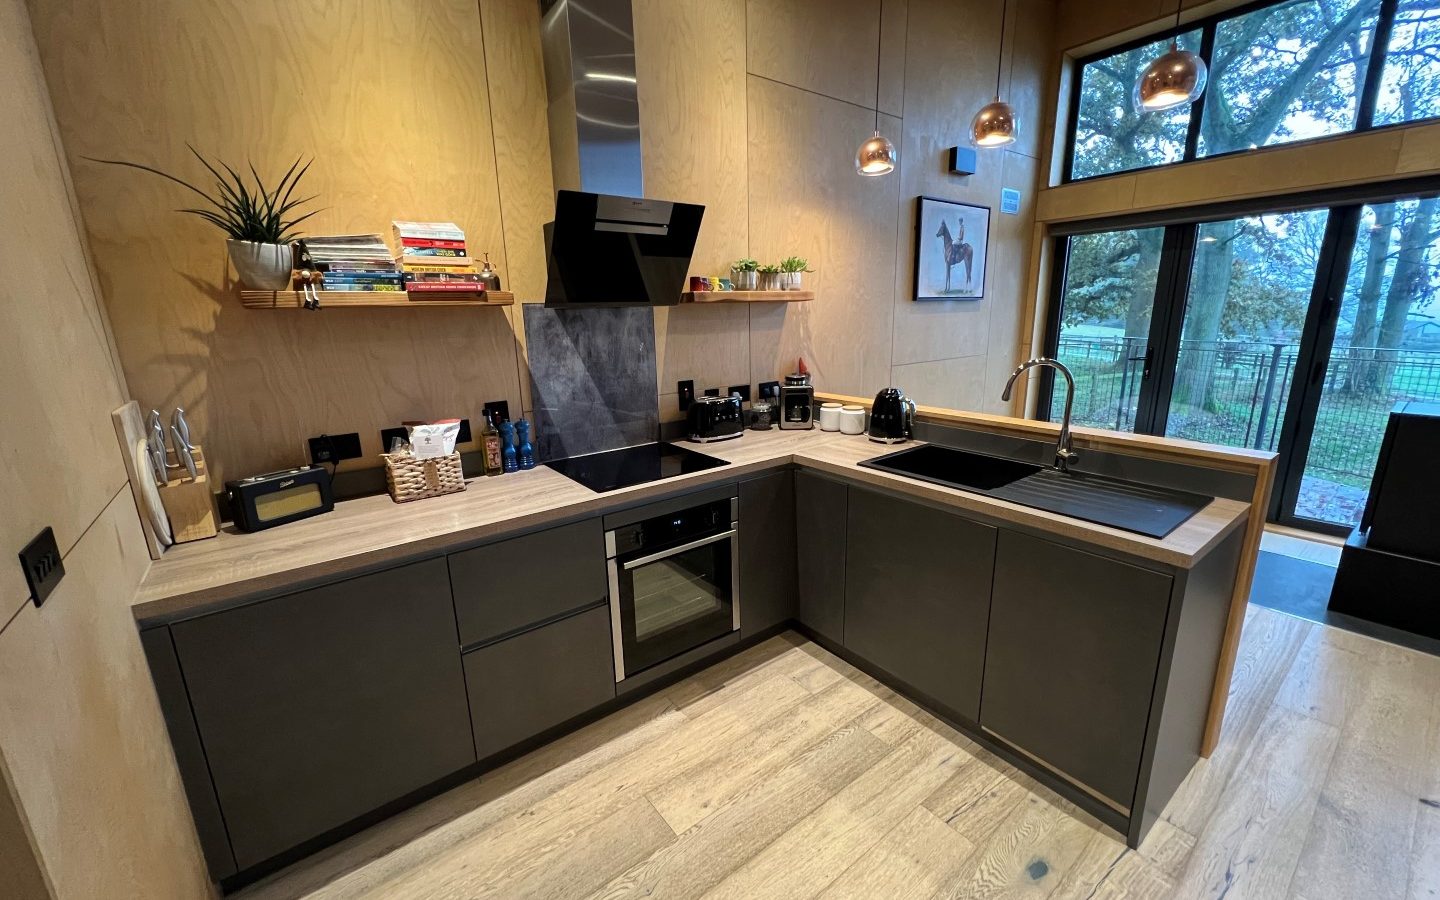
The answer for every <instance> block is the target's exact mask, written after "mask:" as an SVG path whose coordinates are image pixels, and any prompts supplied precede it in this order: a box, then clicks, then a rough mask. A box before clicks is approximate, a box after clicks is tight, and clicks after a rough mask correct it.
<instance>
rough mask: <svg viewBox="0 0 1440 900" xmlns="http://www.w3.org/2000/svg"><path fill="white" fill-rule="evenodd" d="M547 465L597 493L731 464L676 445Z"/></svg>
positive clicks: (589, 455) (604, 453)
mask: <svg viewBox="0 0 1440 900" xmlns="http://www.w3.org/2000/svg"><path fill="white" fill-rule="evenodd" d="M545 465H547V466H549V467H550V468H552V469H554V470H555V471H557V472H559V473H560V474H561V475H565V476H567V477H569V478H571V479H572V480H574V481H578V482H580V483H581V484H583V485H584V486H585V487H587V488H589V489H590V490H592V491H595V492H596V493H600V494H603V493H605V492H606V491H615V490H619V489H620V488H625V487H632V486H634V485H637V484H645V483H646V482H649V481H659V480H660V479H662V478H673V477H675V476H676V475H688V474H690V473H691V472H703V471H705V470H706V469H714V468H718V467H720V466H728V465H730V463H728V462H726V461H725V460H723V459H716V458H715V457H713V456H706V455H705V454H704V453H696V452H695V451H694V450H687V449H685V448H684V447H677V446H675V445H674V444H641V445H640V446H638V447H624V448H622V449H620V450H605V451H602V452H600V453H587V454H586V455H584V456H572V457H570V458H569V459H556V460H552V461H550V462H547V463H546V464H545Z"/></svg>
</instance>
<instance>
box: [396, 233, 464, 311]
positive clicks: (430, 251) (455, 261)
mask: <svg viewBox="0 0 1440 900" xmlns="http://www.w3.org/2000/svg"><path fill="white" fill-rule="evenodd" d="M392 224H393V226H394V229H395V252H396V254H397V258H396V262H397V263H398V264H399V266H400V272H401V274H402V276H403V277H404V279H405V290H406V291H408V292H409V293H410V294H412V295H415V294H425V295H427V299H435V300H441V299H445V298H447V297H449V298H452V299H460V298H462V297H464V298H469V297H473V296H474V295H475V294H478V293H480V292H481V291H483V290H484V289H485V287H484V284H483V283H482V282H481V280H480V272H479V270H478V269H477V268H476V267H475V262H474V260H472V259H471V258H470V256H469V253H468V252H467V251H466V249H465V232H463V231H461V230H460V226H458V225H456V224H455V223H453V222H394V223H392Z"/></svg>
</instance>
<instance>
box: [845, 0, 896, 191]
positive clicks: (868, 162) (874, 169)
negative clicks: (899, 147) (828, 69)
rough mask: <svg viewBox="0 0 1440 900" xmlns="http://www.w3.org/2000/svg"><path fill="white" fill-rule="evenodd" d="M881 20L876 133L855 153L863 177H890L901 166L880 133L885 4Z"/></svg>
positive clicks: (877, 49) (877, 47)
mask: <svg viewBox="0 0 1440 900" xmlns="http://www.w3.org/2000/svg"><path fill="white" fill-rule="evenodd" d="M880 13H881V14H880V19H879V21H877V22H876V37H875V133H874V134H873V135H871V136H870V137H868V138H866V139H865V142H864V143H862V144H861V145H860V149H858V150H856V151H855V171H856V172H859V173H860V174H861V175H889V174H890V173H891V172H893V171H895V167H896V166H898V165H900V154H899V153H898V152H897V151H896V150H895V145H894V144H892V143H890V139H889V138H887V137H885V136H884V135H883V134H881V133H880V48H881V37H882V36H881V35H880V34H879V30H880V28H881V27H882V26H883V22H884V4H883V3H881V4H880Z"/></svg>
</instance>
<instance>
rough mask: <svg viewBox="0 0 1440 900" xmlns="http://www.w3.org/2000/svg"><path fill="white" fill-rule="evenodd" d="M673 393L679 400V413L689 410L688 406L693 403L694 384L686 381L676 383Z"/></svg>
mask: <svg viewBox="0 0 1440 900" xmlns="http://www.w3.org/2000/svg"><path fill="white" fill-rule="evenodd" d="M675 393H676V394H677V395H678V396H679V399H680V411H681V412H685V411H686V410H688V409H689V408H690V404H692V403H694V402H695V382H693V381H690V380H688V379H687V380H685V381H681V382H677V383H676V385H675Z"/></svg>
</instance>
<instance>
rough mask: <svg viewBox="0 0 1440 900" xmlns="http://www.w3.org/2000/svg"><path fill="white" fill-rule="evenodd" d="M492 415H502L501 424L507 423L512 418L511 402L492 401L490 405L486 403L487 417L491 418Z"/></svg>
mask: <svg viewBox="0 0 1440 900" xmlns="http://www.w3.org/2000/svg"><path fill="white" fill-rule="evenodd" d="M491 413H499V414H500V421H501V422H504V421H506V420H507V419H509V418H510V401H509V400H491V401H490V402H489V403H486V404H485V415H487V416H489V415H490V414H491ZM492 418H493V417H492Z"/></svg>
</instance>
